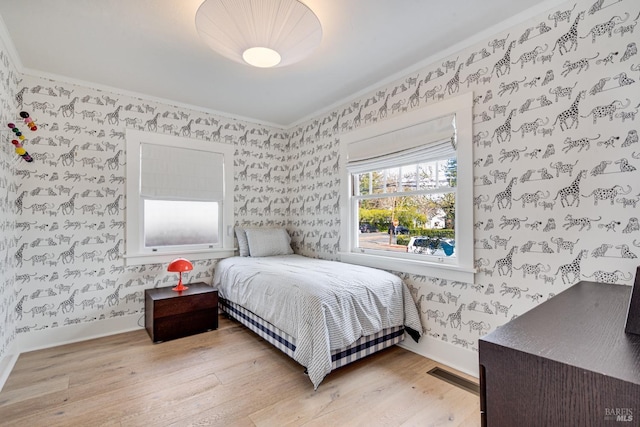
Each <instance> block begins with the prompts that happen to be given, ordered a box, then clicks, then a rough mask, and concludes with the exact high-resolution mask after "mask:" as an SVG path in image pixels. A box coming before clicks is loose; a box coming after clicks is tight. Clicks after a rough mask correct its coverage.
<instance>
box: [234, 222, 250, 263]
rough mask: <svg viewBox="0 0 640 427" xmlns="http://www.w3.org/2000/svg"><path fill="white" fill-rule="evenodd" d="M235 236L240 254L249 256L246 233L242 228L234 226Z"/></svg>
mask: <svg viewBox="0 0 640 427" xmlns="http://www.w3.org/2000/svg"><path fill="white" fill-rule="evenodd" d="M236 238H237V239H238V250H239V251H240V256H249V255H250V253H249V242H248V241H247V233H246V232H245V229H244V228H242V227H236Z"/></svg>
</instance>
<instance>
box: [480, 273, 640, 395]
mask: <svg viewBox="0 0 640 427" xmlns="http://www.w3.org/2000/svg"><path fill="white" fill-rule="evenodd" d="M630 297H631V287H630V286H623V285H609V284H604V283H595V282H580V283H577V284H575V285H573V286H572V287H570V288H569V289H567V290H566V291H564V292H562V293H560V294H558V295H556V296H555V297H553V298H551V299H550V300H548V301H546V302H544V303H542V304H540V305H538V306H537V307H535V308H533V309H532V310H530V311H528V312H526V313H524V314H522V315H521V316H519V317H517V318H515V319H514V320H512V321H510V322H509V323H507V324H505V325H503V326H501V327H499V328H498V329H496V330H495V331H493V332H491V333H490V334H488V335H486V336H485V337H483V338H481V341H485V342H487V343H492V344H495V345H498V346H503V347H507V348H511V349H514V350H518V351H522V352H525V353H529V354H534V355H536V356H539V357H543V358H546V359H550V360H554V361H557V362H561V363H565V364H568V365H571V366H575V367H579V368H582V369H586V370H589V371H595V372H599V373H601V374H603V375H608V376H612V377H615V378H619V379H622V380H625V381H629V382H631V383H634V384H640V335H633V334H626V333H625V332H624V329H625V323H626V318H627V310H628V307H629V300H630Z"/></svg>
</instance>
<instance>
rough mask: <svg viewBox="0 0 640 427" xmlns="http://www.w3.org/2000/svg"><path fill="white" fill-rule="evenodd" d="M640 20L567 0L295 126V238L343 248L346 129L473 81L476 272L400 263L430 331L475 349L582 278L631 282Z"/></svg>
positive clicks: (621, 8) (639, 163)
mask: <svg viewBox="0 0 640 427" xmlns="http://www.w3.org/2000/svg"><path fill="white" fill-rule="evenodd" d="M639 20H640V4H637V2H632V1H627V0H620V1H604V2H603V1H601V0H599V1H596V2H595V3H592V2H590V1H577V2H568V3H565V4H564V5H563V6H561V7H559V8H557V9H554V10H551V11H549V12H548V13H545V14H543V15H541V16H538V17H536V18H534V19H530V20H529V21H527V22H525V23H523V24H520V25H518V26H517V27H513V28H511V29H509V30H507V31H505V32H504V33H501V34H496V35H495V36H494V37H492V38H491V39H490V40H485V41H483V42H480V43H478V44H476V45H475V46H473V47H470V48H467V49H465V50H463V51H460V52H458V53H456V54H454V55H452V56H450V57H445V58H443V59H442V60H441V61H438V62H436V63H434V64H432V65H430V66H428V67H426V68H424V69H421V70H419V71H417V72H415V73H414V74H411V75H408V76H406V77H404V78H402V79H400V80H398V81H396V82H395V83H392V84H389V85H387V86H385V87H381V88H379V89H377V90H375V91H373V92H371V93H369V94H367V95H365V96H362V97H361V98H358V99H354V100H352V101H351V102H349V104H347V105H344V106H342V107H340V108H336V109H335V110H333V111H330V112H328V113H326V114H323V115H322V116H320V117H317V118H314V119H313V120H310V121H308V122H306V123H303V124H302V125H300V126H298V127H297V128H296V129H292V130H291V131H290V133H291V136H292V141H293V144H292V148H293V150H292V151H291V154H290V162H291V169H292V171H293V172H294V175H293V176H294V177H295V178H296V179H295V184H294V186H293V187H292V188H291V192H292V199H291V211H292V212H296V213H298V214H300V215H298V216H296V217H293V218H292V219H291V220H290V221H289V224H290V227H291V229H292V232H293V235H294V240H295V242H296V244H297V246H298V251H300V252H302V253H305V254H308V255H312V256H319V257H323V258H331V259H333V258H336V257H337V255H336V248H337V247H338V246H339V242H340V236H339V235H338V233H337V232H336V230H337V227H336V224H337V223H338V222H339V221H340V214H339V212H338V210H337V205H334V204H333V202H335V201H336V197H338V188H339V181H340V176H339V174H338V171H337V168H336V166H335V159H336V153H337V151H338V150H337V147H338V146H339V144H340V135H341V134H343V133H345V132H349V131H351V130H353V129H355V128H359V127H363V126H367V125H370V124H372V123H375V122H377V121H380V120H385V119H387V118H389V117H392V116H395V115H400V114H403V113H404V112H406V111H412V110H415V109H419V108H420V107H422V106H424V105H427V104H432V103H435V102H438V101H439V100H442V99H446V98H448V97H450V96H455V95H458V94H460V93H464V92H468V91H473V94H474V106H473V116H474V130H473V141H472V143H473V146H474V184H475V185H474V225H475V226H474V229H475V231H474V241H475V267H476V268H477V271H478V274H476V278H475V283H462V282H456V281H449V280H444V279H441V278H438V277H424V276H417V275H412V274H401V276H402V277H403V278H404V279H405V281H406V282H407V283H408V284H409V287H410V289H411V290H412V292H413V296H414V298H415V299H416V301H417V302H418V305H419V307H420V310H421V312H422V315H423V323H424V332H425V333H426V334H427V335H428V336H429V337H430V338H432V339H435V340H439V341H441V342H446V343H449V344H453V345H454V346H457V347H458V348H463V349H468V350H473V351H477V340H478V338H479V337H480V336H482V335H483V334H485V333H487V332H489V331H491V330H493V329H495V328H496V327H498V326H500V325H502V324H504V323H505V322H507V321H508V320H510V319H512V318H514V317H515V316H518V315H519V314H521V313H523V312H525V311H527V310H529V309H531V308H533V307H534V306H535V305H537V304H539V303H541V302H543V301H545V300H547V299H548V298H551V297H553V296H554V295H556V294H557V293H559V292H561V291H562V290H564V289H566V288H567V287H568V286H570V285H572V284H574V283H576V282H578V281H580V280H592V281H599V282H606V283H619V284H628V285H630V284H631V283H632V282H633V274H634V271H635V268H636V267H637V264H638V263H637V257H638V255H639V254H640V225H639V223H638V214H637V211H636V210H635V208H636V207H637V204H638V202H639V201H640V186H638V184H637V183H638V182H639V180H638V178H639V172H638V168H640V145H638V122H637V121H636V114H637V113H638V109H639V108H640V84H638V80H640V57H639V56H638V55H637V46H636V40H637V39H638V36H637V32H635V31H636V29H635V27H636V25H637V24H638V21H639ZM638 31H640V30H638ZM399 274H400V273H399Z"/></svg>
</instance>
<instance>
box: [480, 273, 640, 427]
mask: <svg viewBox="0 0 640 427" xmlns="http://www.w3.org/2000/svg"><path fill="white" fill-rule="evenodd" d="M630 294H631V287H629V286H621V285H609V284H603V283H594V282H580V283H577V284H576V285H574V286H572V287H571V288H569V289H567V290H566V291H564V292H562V293H560V294H559V295H557V296H555V297H554V298H552V299H550V300H548V301H546V302H544V303H542V304H540V305H539V306H537V307H535V308H534V309H532V310H531V311H529V312H527V313H525V314H523V315H521V316H519V317H517V318H516V319H514V320H512V321H511V322H509V323H507V324H506V325H504V326H502V327H500V328H498V329H496V330H495V331H493V332H492V333H490V334H488V335H487V336H485V337H483V338H482V339H481V340H480V341H479V352H480V393H481V395H480V406H481V413H482V425H483V426H489V427H501V426H505V427H514V426H518V427H525V426H535V427H542V426H552V427H556V426H557V427H559V426H581V427H586V426H634V427H636V426H638V425H640V335H634V334H626V333H625V331H624V329H625V322H626V317H627V308H628V306H629V298H630Z"/></svg>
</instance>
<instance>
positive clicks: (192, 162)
mask: <svg viewBox="0 0 640 427" xmlns="http://www.w3.org/2000/svg"><path fill="white" fill-rule="evenodd" d="M140 195H141V196H142V197H148V198H152V199H164V200H193V201H211V202H215V201H222V200H223V197H224V156H223V155H222V154H220V153H213V152H210V151H201V150H192V149H188V148H178V147H171V146H168V145H159V144H145V143H142V144H140Z"/></svg>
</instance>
